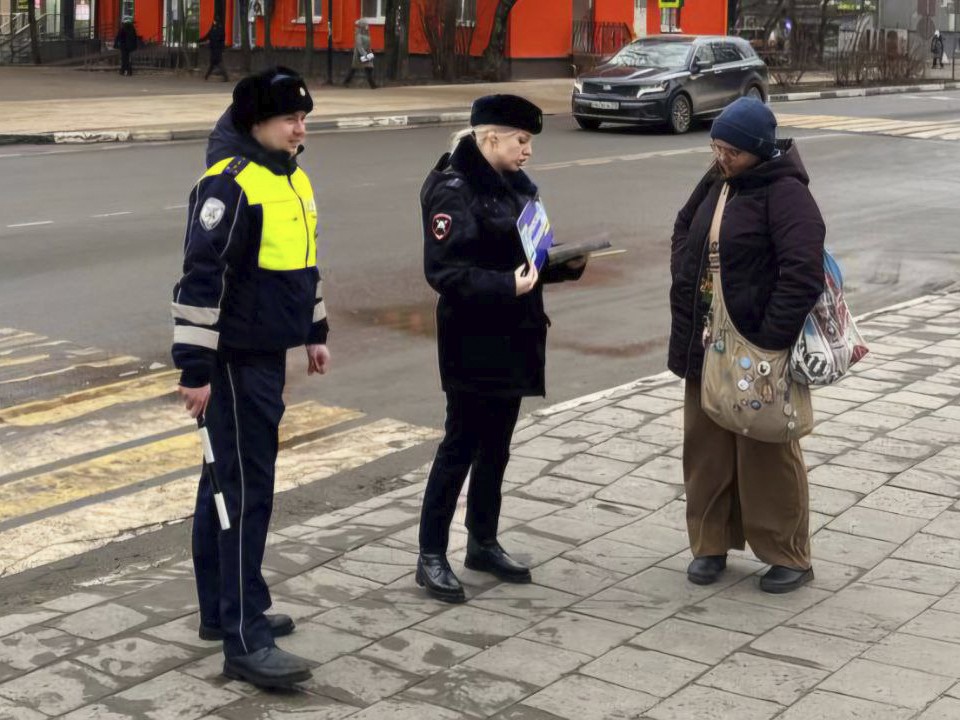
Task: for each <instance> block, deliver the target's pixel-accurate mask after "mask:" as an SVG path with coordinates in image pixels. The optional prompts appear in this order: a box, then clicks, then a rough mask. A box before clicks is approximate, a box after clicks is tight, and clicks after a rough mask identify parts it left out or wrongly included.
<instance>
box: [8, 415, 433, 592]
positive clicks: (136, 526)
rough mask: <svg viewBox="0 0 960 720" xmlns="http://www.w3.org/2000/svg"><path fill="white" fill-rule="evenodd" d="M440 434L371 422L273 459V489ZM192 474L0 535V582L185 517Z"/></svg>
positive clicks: (194, 484)
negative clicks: (275, 472) (275, 471)
mask: <svg viewBox="0 0 960 720" xmlns="http://www.w3.org/2000/svg"><path fill="white" fill-rule="evenodd" d="M439 435H440V433H439V431H437V430H434V429H432V428H426V427H421V426H417V425H410V424H408V423H404V422H401V421H399V420H392V419H389V418H386V419H382V420H377V421H375V422H372V423H369V424H368V425H363V426H361V427H359V428H356V429H354V430H347V431H344V432H341V433H337V434H335V435H330V436H328V437H325V438H322V439H320V440H316V441H312V442H309V443H306V444H304V445H302V446H296V447H294V448H291V449H289V450H287V451H285V452H282V453H281V454H280V461H279V462H278V463H277V479H276V485H275V488H276V492H278V493H282V492H286V491H288V490H292V489H294V488H297V487H301V486H303V485H307V484H309V483H313V482H317V481H318V480H323V479H325V478H328V477H330V476H332V475H334V474H336V473H339V472H344V471H347V470H352V469H354V468H358V467H360V466H362V465H366V464H367V463H369V462H372V461H374V460H377V459H379V458H382V457H386V456H388V455H391V454H393V453H396V452H400V451H402V450H406V449H408V448H411V447H415V446H416V445H419V444H420V443H422V442H425V441H427V440H432V439H435V438H437V437H438V436H439ZM196 491H197V477H195V476H190V477H184V478H181V479H179V480H174V481H172V482H168V483H165V484H163V485H158V486H155V487H148V488H144V489H142V490H139V491H137V492H134V493H131V494H129V495H123V496H121V497H118V498H113V499H111V500H109V501H104V502H100V503H96V504H93V505H87V506H84V507H81V508H76V509H72V510H68V511H66V512H63V513H61V514H58V515H56V516H52V517H45V518H42V519H40V520H36V521H34V522H31V523H28V524H25V525H21V526H18V527H14V528H11V529H9V530H5V531H2V532H0V577H3V576H6V575H12V574H15V573H19V572H23V571H24V570H28V569H30V568H33V567H38V566H40V565H45V564H47V563H51V562H56V561H57V560H62V559H64V558H67V557H72V556H74V555H77V554H79V553H83V552H88V551H90V550H94V549H96V548H99V547H103V546H104V545H107V544H109V543H111V542H117V541H120V540H125V539H129V538H132V537H135V536H137V535H141V534H143V533H146V532H151V531H154V530H157V529H159V528H160V527H162V526H163V525H166V524H170V523H172V522H176V521H179V520H183V519H185V518H187V517H189V516H190V515H192V514H193V508H194V501H195V498H196Z"/></svg>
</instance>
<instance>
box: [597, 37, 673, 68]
mask: <svg viewBox="0 0 960 720" xmlns="http://www.w3.org/2000/svg"><path fill="white" fill-rule="evenodd" d="M691 47H692V45H691V44H690V43H684V42H651V41H649V40H640V41H639V42H634V43H630V44H629V45H627V46H626V47H625V48H623V49H622V50H621V51H620V52H618V53H617V54H616V55H614V57H613V59H612V60H611V61H610V63H611V64H612V65H626V66H627V67H658V68H682V67H686V66H687V58H688V57H689V56H690V48H691Z"/></svg>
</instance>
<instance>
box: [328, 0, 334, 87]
mask: <svg viewBox="0 0 960 720" xmlns="http://www.w3.org/2000/svg"><path fill="white" fill-rule="evenodd" d="M327 85H333V0H327Z"/></svg>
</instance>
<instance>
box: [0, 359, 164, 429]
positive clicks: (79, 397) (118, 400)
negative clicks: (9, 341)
mask: <svg viewBox="0 0 960 720" xmlns="http://www.w3.org/2000/svg"><path fill="white" fill-rule="evenodd" d="M179 376H180V373H179V371H176V370H170V371H167V372H162V373H152V374H149V375H141V376H139V377H136V378H133V379H130V380H121V381H120V382H115V383H110V384H108V385H100V386H98V387H93V388H88V389H86V390H79V391H76V392H72V393H67V394H66V395H61V396H60V397H56V398H53V399H51V400H35V401H32V402H28V403H24V404H22V405H15V406H13V407H9V408H5V409H0V425H2V424H7V425H14V426H18V427H30V426H36V425H50V424H53V423H60V422H64V421H65V420H73V419H76V418H78V417H82V416H84V415H89V414H90V413H93V412H96V411H98V410H103V409H104V408H108V407H112V406H114V405H120V404H123V403H131V402H139V401H141V400H151V399H153V398H159V397H163V396H164V395H171V394H173V393H174V392H175V391H176V389H177V378H178V377H179Z"/></svg>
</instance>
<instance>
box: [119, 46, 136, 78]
mask: <svg viewBox="0 0 960 720" xmlns="http://www.w3.org/2000/svg"><path fill="white" fill-rule="evenodd" d="M120 74H121V75H133V63H132V62H130V51H129V50H121V51H120Z"/></svg>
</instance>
